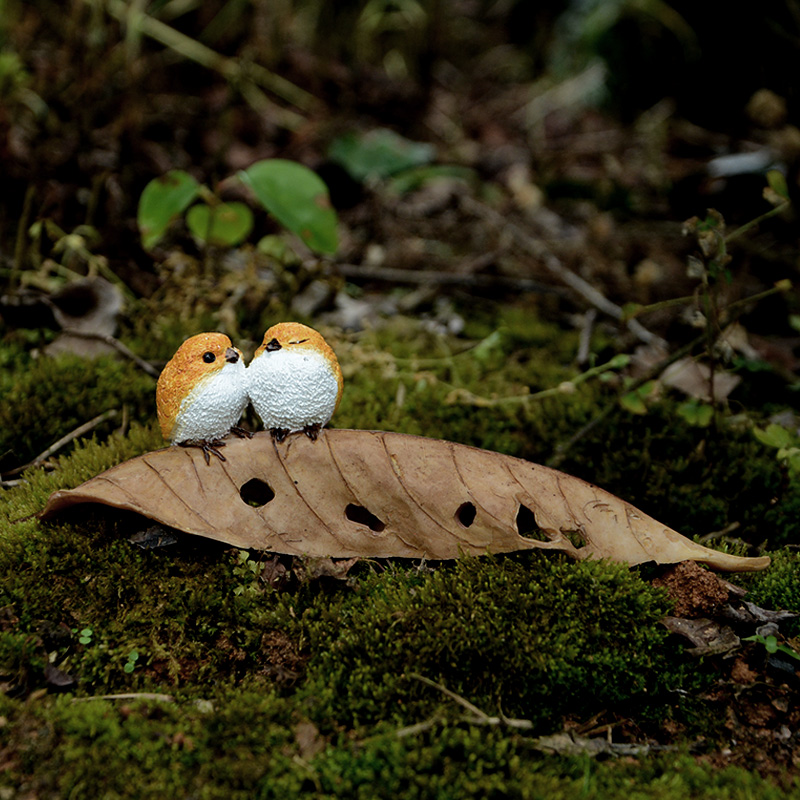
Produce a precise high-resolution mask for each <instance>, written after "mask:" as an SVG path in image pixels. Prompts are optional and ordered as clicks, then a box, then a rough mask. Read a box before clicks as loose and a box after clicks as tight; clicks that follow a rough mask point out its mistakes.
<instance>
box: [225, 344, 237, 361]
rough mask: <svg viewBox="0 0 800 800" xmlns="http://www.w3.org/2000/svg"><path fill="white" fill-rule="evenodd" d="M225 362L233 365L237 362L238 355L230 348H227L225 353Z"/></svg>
mask: <svg viewBox="0 0 800 800" xmlns="http://www.w3.org/2000/svg"><path fill="white" fill-rule="evenodd" d="M225 360H226V361H227V362H228V363H229V364H235V363H236V362H237V361H238V360H239V354H238V353H237V352H236V351H235V350H234V349H233V348H232V347H229V348H228V349H227V350H226V351H225Z"/></svg>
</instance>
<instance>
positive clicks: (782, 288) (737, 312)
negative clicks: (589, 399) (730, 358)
mask: <svg viewBox="0 0 800 800" xmlns="http://www.w3.org/2000/svg"><path fill="white" fill-rule="evenodd" d="M791 288H792V283H791V281H789V280H782V281H778V282H777V283H776V284H775V286H773V287H772V288H771V289H766V290H765V291H763V292H759V293H758V294H754V295H750V297H743V298H742V299H741V300H737V301H736V302H734V303H731V304H730V305H729V306H728V307H727V308H726V309H725V313H726V314H727V315H728V319H727V320H726V322H725V323H724V324H722V325H720V328H719V331H718V333H720V334H721V333H722V332H723V331H724V330H726V329H727V328H728V327H729V326H730V325H733V323H734V322H736V321H737V320H738V319H739V317H740V316H741V314H742V313H744V311H745V310H746V308H747V306H748V305H750V304H752V303H755V302H757V301H759V300H763V299H764V298H765V297H769V296H770V295H773V294H777V293H778V292H788V291H790V290H791ZM731 312H733V313H731ZM706 338H707V337H706V333H705V331H704V332H703V333H701V334H700V335H699V336H697V337H695V338H694V339H692V340H691V341H690V342H688V343H687V344H685V345H684V346H683V347H680V348H678V349H677V350H676V351H675V352H674V353H673V354H672V355H671V356H668V357H667V358H665V359H663V360H662V361H659V362H658V364H656V365H655V366H653V367H651V368H650V369H649V370H647V372H645V373H644V375H641V376H640V377H639V378H637V380H635V381H634V382H633V383H632V384H631V385H630V386H628V387H626V393H629V392H635V391H636V390H637V389H639V388H640V387H642V386H644V384H645V383H647V382H648V381H652V380H654V379H655V378H657V377H658V376H659V375H660V374H661V373H662V372H663V371H664V370H665V369H666V368H667V367H668V366H670V365H671V364H674V363H675V362H676V361H679V360H680V359H681V358H683V357H684V356H688V355H689V353H691V352H692V350H694V348H695V347H697V346H698V345H700V344H703V343H704V342H705V341H706ZM619 408H620V407H619V405H618V404H617V403H616V401H615V402H612V403H609V404H608V405H607V406H606V407H605V408H604V409H603V410H602V411H601V412H600V413H599V414H598V415H597V416H596V417H594V418H593V419H591V420H589V422H587V423H586V424H585V425H584V426H583V427H582V428H580V429H579V430H578V431H576V432H575V433H574V434H573V435H572V436H570V438H569V439H567V441H566V442H563V443H562V444H559V445H557V446H556V452H555V454H554V455H553V457H552V458H551V459H550V460H549V461H548V462H547V466H548V467H558V466H559V464H561V463H562V462H563V461H564V459H565V458H566V454H567V451H568V450H569V449H570V448H571V447H573V445H575V444H576V443H577V442H579V441H580V440H581V439H583V437H584V436H586V434H588V433H589V432H590V431H592V430H594V429H595V428H596V427H597V426H598V425H599V424H600V423H601V422H603V421H604V420H605V419H606V418H607V417H609V416H611V414H612V413H613V412H615V411H618V410H619Z"/></svg>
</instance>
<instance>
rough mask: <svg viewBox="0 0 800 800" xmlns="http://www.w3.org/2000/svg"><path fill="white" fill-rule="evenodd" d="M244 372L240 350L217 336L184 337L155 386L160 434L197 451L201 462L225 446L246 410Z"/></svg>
mask: <svg viewBox="0 0 800 800" xmlns="http://www.w3.org/2000/svg"><path fill="white" fill-rule="evenodd" d="M246 378H247V373H246V370H245V365H244V361H243V359H242V354H241V352H240V351H239V350H238V349H237V348H235V347H233V345H232V344H231V340H230V339H229V338H228V337H227V336H225V334H223V333H198V334H197V336H192V337H191V338H189V339H187V340H186V341H185V342H184V343H183V344H182V345H181V346H180V347H179V348H178V350H177V351H176V353H175V355H174V356H173V357H172V359H171V360H170V361H169V362H168V363H167V365H166V366H165V367H164V369H163V371H162V372H161V375H160V376H159V378H158V385H157V386H156V407H157V410H158V421H159V423H160V424H161V433H162V434H163V435H164V438H165V439H167V440H169V441H170V442H171V443H172V444H177V445H181V446H183V447H200V448H202V450H203V455H204V456H205V459H206V463H207V464H208V463H210V454H211V453H213V454H214V455H215V456H217V457H218V458H219V459H221V460H222V461H225V457H224V456H223V455H222V453H221V452H220V451H219V448H220V447H223V446H224V445H225V442H223V441H222V437H223V436H226V435H227V434H228V433H230V432H231V431H233V432H234V433H236V434H237V435H239V436H250V435H251V434H249V433H248V432H247V431H244V430H242V429H241V428H238V427H237V423H238V422H239V418H240V417H241V416H242V412H243V411H244V409H245V406H247V402H248V398H247V380H246Z"/></svg>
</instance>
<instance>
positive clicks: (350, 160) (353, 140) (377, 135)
mask: <svg viewBox="0 0 800 800" xmlns="http://www.w3.org/2000/svg"><path fill="white" fill-rule="evenodd" d="M435 154H436V153H435V150H434V148H433V147H432V146H431V145H429V144H424V143H421V142H412V141H410V140H409V139H406V138H404V137H402V136H400V135H399V134H397V133H395V132H394V131H392V130H389V129H388V128H376V129H375V130H371V131H367V132H366V133H346V134H344V136H339V137H338V138H337V139H334V140H333V142H332V143H331V146H330V148H329V150H328V158H330V160H331V161H333V162H335V163H337V164H339V165H340V166H341V167H344V169H345V170H347V172H348V173H349V174H350V177H352V178H353V179H354V180H357V181H362V182H363V181H366V180H370V179H372V180H375V179H378V180H380V179H383V178H388V177H389V176H390V175H395V174H396V173H398V172H402V171H403V170H406V169H410V168H411V167H420V166H422V165H423V164H430V163H431V161H433V159H434V156H435Z"/></svg>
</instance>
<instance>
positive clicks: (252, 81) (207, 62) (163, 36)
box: [85, 0, 318, 130]
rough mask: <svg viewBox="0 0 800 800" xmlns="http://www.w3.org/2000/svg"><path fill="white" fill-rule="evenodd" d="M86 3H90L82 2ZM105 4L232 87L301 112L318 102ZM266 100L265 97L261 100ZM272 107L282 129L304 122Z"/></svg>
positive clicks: (118, 4) (256, 68) (119, 5)
mask: <svg viewBox="0 0 800 800" xmlns="http://www.w3.org/2000/svg"><path fill="white" fill-rule="evenodd" d="M85 2H92V0H85ZM106 4H107V7H108V10H109V12H110V13H111V15H112V16H113V17H115V18H116V19H117V20H119V21H120V22H122V23H124V24H127V25H129V26H132V27H133V28H134V29H135V30H137V31H140V32H141V33H143V34H144V35H145V36H149V37H150V38H151V39H155V40H156V41H157V42H159V43H161V44H163V45H164V46H165V47H168V48H169V49H170V50H172V51H174V52H175V53H178V54H179V55H181V56H183V57H184V58H188V59H189V60H190V61H194V62H196V63H197V64H200V65H201V66H204V67H206V68H207V69H211V70H214V71H215V72H219V73H220V74H221V75H222V76H223V77H225V78H226V79H227V80H228V81H230V82H231V83H233V84H238V85H239V86H241V87H247V88H248V89H252V88H258V87H259V86H260V87H263V88H264V89H266V90H267V91H270V92H272V93H273V94H275V95H277V96H278V97H280V98H281V99H283V100H285V101H286V102H288V103H291V104H292V105H293V106H296V107H297V108H299V109H302V110H303V111H309V110H311V109H312V108H313V107H314V106H315V105H316V104H317V102H318V101H317V99H316V98H315V97H314V95H312V94H310V93H309V92H307V91H305V89H301V88H300V87H299V86H296V85H295V84H293V83H291V81H288V80H286V78H283V77H281V76H280V75H277V74H276V73H274V72H271V71H270V70H268V69H267V68H266V67H262V66H261V65H260V64H246V65H243V64H242V62H241V61H240V60H238V59H234V58H227V57H226V56H223V55H221V54H220V53H218V52H216V50H212V49H211V48H210V47H208V46H207V45H204V44H202V43H201V42H198V41H197V40H195V39H192V38H191V37H190V36H187V35H186V34H184V33H181V32H180V31H178V30H176V29H175V28H172V27H170V26H169V25H167V24H165V23H163V22H161V20H158V19H156V18H155V17H151V16H150V15H148V14H145V13H144V12H142V11H134V10H132V9H131V8H130V7H129V6H128V4H127V3H125V2H124V0H106ZM248 94H249V93H248V92H247V91H245V92H243V95H244V96H245V99H248ZM266 99H267V98H266V97H265V98H264V100H266ZM248 102H249V99H248ZM272 105H273V106H274V109H275V111H276V112H277V113H278V115H279V116H280V117H281V119H280V120H279V121H280V124H281V125H283V127H285V128H287V129H290V130H293V129H296V128H298V127H299V126H300V125H301V124H302V123H303V122H305V119H304V118H303V117H302V116H301V115H300V114H296V113H295V112H293V111H289V110H288V109H285V108H280V107H279V106H277V105H275V104H272Z"/></svg>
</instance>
